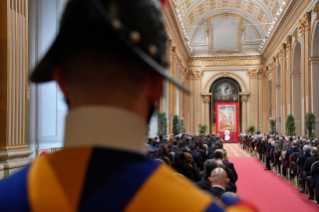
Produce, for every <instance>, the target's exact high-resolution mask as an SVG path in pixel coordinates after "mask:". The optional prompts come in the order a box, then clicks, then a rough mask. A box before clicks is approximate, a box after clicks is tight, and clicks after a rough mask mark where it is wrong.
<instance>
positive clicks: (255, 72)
mask: <svg viewBox="0 0 319 212" xmlns="http://www.w3.org/2000/svg"><path fill="white" fill-rule="evenodd" d="M258 73H259V69H248V74H249V78H250V79H257V77H258Z"/></svg>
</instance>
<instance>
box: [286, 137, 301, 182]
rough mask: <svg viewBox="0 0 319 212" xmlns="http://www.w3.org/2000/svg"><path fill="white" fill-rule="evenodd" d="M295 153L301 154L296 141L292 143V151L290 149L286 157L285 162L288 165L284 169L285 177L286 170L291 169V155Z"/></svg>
mask: <svg viewBox="0 0 319 212" xmlns="http://www.w3.org/2000/svg"><path fill="white" fill-rule="evenodd" d="M294 152H300V151H299V149H298V147H297V141H296V140H294V141H292V142H291V149H288V150H287V152H286V155H285V160H286V163H285V164H284V169H283V171H282V172H283V175H284V176H286V169H287V168H289V167H290V163H289V158H290V155H291V154H292V153H294Z"/></svg>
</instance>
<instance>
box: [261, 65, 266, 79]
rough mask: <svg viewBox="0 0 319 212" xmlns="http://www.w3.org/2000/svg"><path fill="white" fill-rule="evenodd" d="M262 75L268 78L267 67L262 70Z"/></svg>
mask: <svg viewBox="0 0 319 212" xmlns="http://www.w3.org/2000/svg"><path fill="white" fill-rule="evenodd" d="M260 74H261V77H262V78H266V77H267V76H268V68H267V66H265V67H264V68H263V69H260Z"/></svg>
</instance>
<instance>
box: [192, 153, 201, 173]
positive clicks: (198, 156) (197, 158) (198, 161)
mask: <svg viewBox="0 0 319 212" xmlns="http://www.w3.org/2000/svg"><path fill="white" fill-rule="evenodd" d="M189 153H191V155H192V156H193V160H194V163H196V165H197V168H200V169H201V170H203V160H202V155H201V153H200V152H195V151H194V152H193V151H190V152H189Z"/></svg>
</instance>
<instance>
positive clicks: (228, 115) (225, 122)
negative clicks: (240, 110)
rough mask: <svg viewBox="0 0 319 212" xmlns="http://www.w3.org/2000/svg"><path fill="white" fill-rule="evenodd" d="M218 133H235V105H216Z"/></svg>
mask: <svg viewBox="0 0 319 212" xmlns="http://www.w3.org/2000/svg"><path fill="white" fill-rule="evenodd" d="M217 111H218V131H226V130H228V131H230V132H236V121H237V120H236V105H218V110H217Z"/></svg>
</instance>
